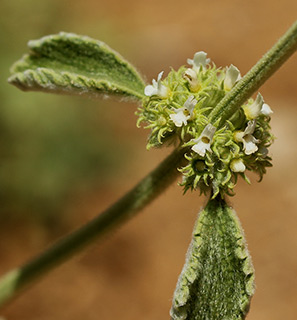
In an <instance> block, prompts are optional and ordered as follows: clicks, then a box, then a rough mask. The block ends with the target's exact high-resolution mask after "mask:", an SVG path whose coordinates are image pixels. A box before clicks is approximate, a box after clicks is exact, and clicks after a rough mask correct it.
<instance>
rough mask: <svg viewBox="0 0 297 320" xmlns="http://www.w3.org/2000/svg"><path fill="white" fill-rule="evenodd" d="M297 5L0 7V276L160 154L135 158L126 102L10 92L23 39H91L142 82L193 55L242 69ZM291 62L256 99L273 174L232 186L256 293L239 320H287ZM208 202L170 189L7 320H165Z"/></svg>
mask: <svg viewBox="0 0 297 320" xmlns="http://www.w3.org/2000/svg"><path fill="white" fill-rule="evenodd" d="M296 12H297V2H296V0H283V1H281V2H271V1H270V0H260V1H256V0H251V1H242V0H226V1H219V0H213V1H206V0H195V1H194V0H190V1H187V2H174V3H173V2H172V1H169V0H164V1H160V0H158V1H157V0H152V1H139V0H138V1H136V0H127V1H124V2H123V1H119V0H110V1H103V0H84V1H82V0H72V1H70V0H43V1H37V0H18V1H16V0H1V1H0V17H1V18H0V48H1V50H0V55H1V57H0V70H1V72H0V141H1V148H0V159H1V160H0V200H1V203H0V205H1V214H0V261H1V263H0V272H1V273H4V272H5V271H7V270H9V269H10V268H12V267H15V266H16V265H19V264H22V263H24V262H25V261H27V260H28V259H30V258H31V257H32V256H34V255H36V254H37V253H38V252H40V251H42V250H43V249H44V248H45V247H47V246H48V245H49V244H50V243H52V242H53V241H54V240H55V239H57V238H58V237H59V236H61V235H63V234H64V233H66V232H69V231H71V230H73V229H74V228H75V227H78V226H79V225H81V224H83V223H85V222H86V221H88V220H89V219H91V218H93V217H94V216H95V215H96V214H98V213H99V212H101V211H102V210H104V209H105V208H106V207H107V206H109V205H110V204H111V203H112V202H113V201H115V200H116V199H117V198H118V197H119V196H121V195H122V194H123V193H125V192H126V191H127V190H128V189H129V188H130V187H132V186H133V185H134V184H135V183H136V182H138V181H139V179H141V178H142V177H143V176H144V175H145V174H146V173H147V172H149V171H150V170H151V169H152V168H154V167H155V166H156V165H157V163H159V162H160V160H161V159H163V158H164V156H165V155H166V154H167V153H168V152H169V151H170V150H150V151H149V152H148V151H146V150H145V141H146V135H147V133H148V132H146V131H145V130H140V129H137V128H136V126H135V123H136V117H135V115H134V112H135V110H136V108H137V105H136V104H133V103H130V102H127V101H122V102H119V101H118V100H115V99H98V100H92V99H87V98H82V97H78V96H55V95H49V94H44V93H36V92H34V93H30V92H26V93H24V92H21V91H19V90H18V89H16V88H14V87H12V86H10V85H9V84H8V83H7V80H6V79H7V78H8V76H9V68H10V66H11V65H12V63H13V62H14V61H16V60H17V59H19V58H20V57H21V56H22V54H24V53H25V52H27V46H26V44H27V42H28V41H29V40H30V39H38V38H40V37H42V36H44V35H47V34H53V33H58V32H59V31H66V32H74V33H77V34H83V35H88V36H90V37H93V38H95V39H99V40H102V41H104V42H106V43H108V45H110V46H111V47H112V48H113V49H115V50H117V51H119V52H120V53H121V54H122V55H123V56H124V57H125V58H126V59H127V60H129V61H130V62H132V63H133V64H134V65H135V66H136V67H137V68H138V70H140V72H141V73H142V74H143V75H145V76H144V77H145V78H146V79H147V80H148V82H150V81H151V79H152V78H156V76H157V74H158V73H159V72H160V71H161V70H164V71H165V75H166V74H167V73H168V71H169V70H170V67H173V68H178V67H179V66H180V65H182V64H185V63H186V60H187V58H192V57H193V54H194V53H195V52H196V51H200V50H204V51H206V52H207V53H208V55H209V57H210V58H212V60H213V61H214V62H215V63H216V65H217V66H226V65H230V64H231V63H233V64H234V65H236V66H237V67H238V68H239V69H240V70H241V73H242V74H245V73H246V72H247V71H248V70H249V69H250V68H251V67H252V66H253V64H254V63H255V62H256V61H257V60H258V59H259V58H260V57H261V55H262V54H264V53H265V52H266V51H267V50H268V49H269V48H270V47H271V46H272V45H273V43H274V42H275V41H276V40H277V39H278V38H279V37H280V36H281V35H282V34H283V33H284V32H285V30H286V29H287V28H288V27H289V26H290V25H291V24H292V23H293V21H294V20H295V19H296ZM296 71H297V57H296V54H295V56H293V57H292V58H291V59H290V60H289V61H288V62H287V63H286V64H285V65H284V66H283V67H282V68H281V69H280V70H279V71H278V72H277V73H276V74H275V75H274V76H273V77H272V78H271V79H269V81H268V82H267V83H265V84H264V85H263V87H262V88H261V93H262V95H263V96H264V99H265V102H267V103H268V104H269V105H270V106H271V108H272V109H273V111H274V114H273V117H272V128H273V129H272V131H273V133H274V134H275V136H276V137H277V139H276V141H275V143H274V145H273V146H272V148H271V155H272V158H273V168H271V169H269V170H268V173H267V175H266V176H265V177H264V180H263V182H261V183H260V184H258V183H257V177H255V176H253V175H249V177H250V178H251V180H252V185H250V186H249V185H247V184H246V183H244V182H242V181H239V183H238V186H237V187H236V189H235V191H236V196H235V197H234V198H232V199H231V200H230V201H231V204H232V205H233V206H234V208H235V209H236V211H237V213H238V215H239V218H240V220H241V221H242V224H243V227H244V229H245V232H246V236H247V240H248V243H249V249H250V251H251V254H252V257H253V261H254V265H255V268H256V283H257V290H256V294H255V297H254V298H253V301H252V306H251V311H250V314H249V315H248V317H247V319H253V320H263V319H269V320H279V319H286V320H295V319H296V313H297V306H296V299H297V290H296V288H297V277H296V275H297V255H296V252H297V234H296V229H297V219H296V218H297V215H296V212H297V204H296V194H297V184H296V181H297V170H296V162H297V148H296V138H297V126H296V117H297V108H296V105H297V95H296V86H297V82H296ZM204 202H205V199H204V198H203V197H199V196H198V194H197V193H192V194H191V193H188V194H186V195H185V196H182V190H181V188H179V187H178V186H177V185H176V184H175V185H173V186H172V187H171V188H169V190H168V191H166V192H165V193H164V195H162V196H161V197H160V198H158V199H157V200H156V201H155V202H154V203H153V204H152V205H150V206H149V207H148V208H147V209H145V210H144V212H143V213H141V214H140V215H139V216H137V218H135V219H133V220H132V221H130V222H129V223H127V224H126V225H124V226H123V227H121V228H120V229H119V230H117V231H115V232H112V234H111V235H109V236H107V237H106V239H105V240H104V241H103V242H102V243H98V244H94V245H93V246H92V247H91V248H90V249H89V250H86V252H85V253H83V254H81V255H80V256H79V257H77V258H75V259H73V260H72V261H69V262H68V263H66V264H64V265H63V266H61V267H60V268H58V269H57V270H55V271H54V272H52V273H51V274H49V275H48V276H47V277H46V278H45V279H43V280H42V281H41V282H40V283H38V284H36V285H35V286H34V287H32V288H31V289H30V290H28V291H27V292H26V294H25V295H22V296H20V297H19V298H17V299H16V300H15V301H13V302H12V303H11V304H10V305H8V306H6V307H5V308H4V310H3V311H2V312H0V315H1V316H4V317H5V318H6V319H7V320H29V319H30V320H51V319H56V320H58V319H61V320H62V319H63V320H68V319H69V320H70V319H71V320H75V319H82V318H83V319H90V320H93V319H94V320H95V319H96V320H97V319H104V320H114V319H122V320H125V319H127V320H128V319H129V320H133V319H143V320H151V319H154V320H161V319H168V318H169V316H168V312H169V308H170V305H171V301H170V300H171V296H172V294H173V290H174V288H175V284H176V280H177V277H178V274H179V273H180V271H181V268H182V265H183V263H184V257H185V252H186V250H187V246H188V244H189V242H190V237H191V231H192V227H193V224H194V221H195V219H196V216H197V212H198V211H199V209H200V208H201V206H202V205H203V204H204Z"/></svg>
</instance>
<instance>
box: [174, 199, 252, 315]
mask: <svg viewBox="0 0 297 320" xmlns="http://www.w3.org/2000/svg"><path fill="white" fill-rule="evenodd" d="M254 278H255V276H254V269H253V266H252V262H251V258H250V255H249V253H248V250H247V247H246V242H245V240H244V234H243V231H242V228H241V226H240V223H239V221H238V218H237V216H236V213H235V211H234V210H233V209H232V208H230V207H229V206H228V205H227V203H226V202H225V201H224V200H221V199H213V200H210V201H209V202H208V204H207V206H206V207H205V208H204V210H202V211H201V212H200V214H199V217H198V220H197V223H196V225H195V227H194V231H193V236H192V241H191V244H190V247H189V250H188V254H187V260H186V263H185V265H184V267H183V270H182V273H181V275H180V277H179V280H178V283H177V286H176V290H175V293H174V297H173V301H172V308H171V312H170V314H171V319H172V320H185V319H188V320H194V319H195V320H202V319H208V320H223V319H224V320H241V319H244V318H245V315H246V314H247V312H248V309H249V304H250V301H251V297H252V295H253V293H254Z"/></svg>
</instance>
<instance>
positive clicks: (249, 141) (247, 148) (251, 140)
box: [243, 134, 259, 155]
mask: <svg viewBox="0 0 297 320" xmlns="http://www.w3.org/2000/svg"><path fill="white" fill-rule="evenodd" d="M258 142H259V140H257V139H256V138H255V137H253V136H252V135H250V134H249V135H247V136H245V137H244V139H243V149H244V153H245V154H246V155H250V154H252V153H254V152H256V151H257V150H258V147H257V145H256V143H258Z"/></svg>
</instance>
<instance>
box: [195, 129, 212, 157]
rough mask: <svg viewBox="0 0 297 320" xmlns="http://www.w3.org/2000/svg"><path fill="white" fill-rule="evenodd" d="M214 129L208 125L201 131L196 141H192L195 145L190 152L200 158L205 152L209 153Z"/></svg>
mask: <svg viewBox="0 0 297 320" xmlns="http://www.w3.org/2000/svg"><path fill="white" fill-rule="evenodd" d="M215 131H216V127H214V126H213V125H212V124H208V125H207V126H206V127H205V128H204V129H203V131H202V133H201V135H200V136H199V138H198V139H195V140H193V142H195V144H194V145H193V147H192V150H193V151H195V152H196V153H198V154H199V155H200V156H201V157H204V156H205V153H206V151H209V152H211V149H210V145H211V143H212V138H213V136H214V134H215Z"/></svg>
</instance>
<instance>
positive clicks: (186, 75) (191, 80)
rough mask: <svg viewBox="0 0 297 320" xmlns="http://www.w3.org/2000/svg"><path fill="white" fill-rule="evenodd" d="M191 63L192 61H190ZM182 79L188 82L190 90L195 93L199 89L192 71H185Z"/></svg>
mask: <svg viewBox="0 0 297 320" xmlns="http://www.w3.org/2000/svg"><path fill="white" fill-rule="evenodd" d="M192 61H193V60H192ZM183 77H184V79H186V80H187V81H188V82H189V85H190V90H191V91H192V92H197V91H198V90H199V89H200V84H199V81H198V78H197V73H196V71H194V70H193V69H190V68H189V69H187V70H186V71H185V73H184V75H183Z"/></svg>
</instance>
